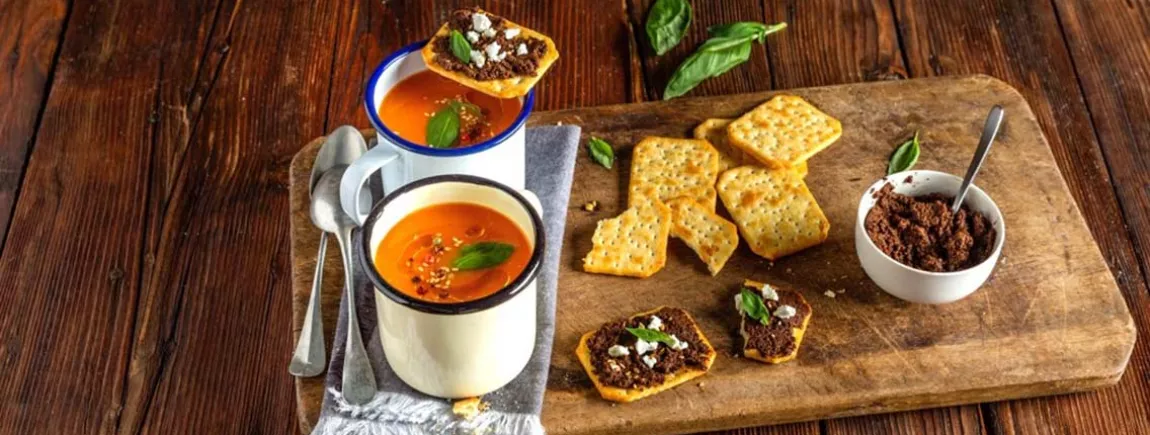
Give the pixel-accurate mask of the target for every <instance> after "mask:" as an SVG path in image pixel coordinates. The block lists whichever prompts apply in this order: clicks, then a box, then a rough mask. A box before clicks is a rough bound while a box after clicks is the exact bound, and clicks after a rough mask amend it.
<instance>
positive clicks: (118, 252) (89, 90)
mask: <svg viewBox="0 0 1150 435" xmlns="http://www.w3.org/2000/svg"><path fill="white" fill-rule="evenodd" d="M149 3H150V2H145V1H125V2H121V3H107V2H90V1H78V2H76V3H75V4H74V5H73V6H72V7H73V9H74V11H73V13H72V15H73V16H74V17H75V19H73V20H72V22H71V23H70V25H69V26H68V28H67V29H66V31H65V36H64V39H63V43H62V45H61V47H60V49H59V50H60V55H59V56H60V59H59V62H58V64H57V66H56V69H55V78H54V85H53V91H52V93H51V95H50V96H49V98H48V101H47V104H46V107H45V109H44V113H43V120H42V123H41V127H40V130H39V132H38V133H37V137H36V144H35V147H34V148H33V150H32V152H31V156H30V158H29V161H28V166H27V172H26V175H25V177H24V186H23V188H22V192H23V193H22V195H21V199H20V201H19V202H18V204H17V205H16V207H15V210H14V213H13V215H12V224H11V227H10V230H9V233H8V240H7V243H6V244H5V246H4V251H3V255H2V261H0V331H3V332H0V334H3V339H2V340H0V346H2V351H0V355H2V357H0V373H2V375H0V409H2V412H3V414H4V415H5V418H4V419H2V420H0V432H5V433H115V432H116V428H117V425H118V420H119V417H120V413H121V410H122V400H123V394H124V376H125V374H126V371H127V366H128V351H129V348H130V343H131V333H132V323H133V318H134V315H133V310H134V309H135V306H136V300H137V294H138V290H139V280H138V277H139V275H140V272H141V270H142V268H143V263H144V260H143V256H142V247H143V241H144V232H143V230H144V229H145V222H146V215H145V214H146V211H145V208H144V207H143V204H144V203H145V201H146V199H147V195H148V193H147V192H148V182H147V180H148V174H149V171H150V163H151V157H152V149H151V144H152V138H153V136H154V134H155V129H154V126H153V125H152V124H150V123H149V122H148V120H149V116H150V115H151V113H152V111H153V109H154V106H155V103H156V98H157V90H156V88H157V78H158V77H159V76H160V73H159V72H160V70H161V68H162V66H161V63H162V59H161V57H160V56H156V55H155V54H156V53H158V51H159V50H158V49H159V48H160V47H161V46H162V44H163V42H164V41H165V40H166V39H167V38H166V37H165V33H164V32H165V31H166V30H168V29H166V28H165V27H163V26H160V25H153V26H138V25H137V24H139V23H140V22H141V21H152V22H157V23H160V22H163V21H164V20H163V17H162V14H161V11H160V10H159V8H156V7H155V6H154V5H151V4H149Z"/></svg>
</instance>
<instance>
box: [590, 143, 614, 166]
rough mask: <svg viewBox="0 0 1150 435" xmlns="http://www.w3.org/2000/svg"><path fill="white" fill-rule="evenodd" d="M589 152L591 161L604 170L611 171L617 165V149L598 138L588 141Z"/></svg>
mask: <svg viewBox="0 0 1150 435" xmlns="http://www.w3.org/2000/svg"><path fill="white" fill-rule="evenodd" d="M587 151H588V152H590V153H591V159H592V160H595V163H598V164H600V165H602V166H603V167H604V168H607V169H611V166H612V165H614V164H615V149H614V148H612V147H611V144H609V143H607V141H605V140H603V139H599V138H597V137H591V138H590V139H587Z"/></svg>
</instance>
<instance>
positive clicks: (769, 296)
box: [763, 284, 779, 302]
mask: <svg viewBox="0 0 1150 435" xmlns="http://www.w3.org/2000/svg"><path fill="white" fill-rule="evenodd" d="M763 300H764V301H776V302H777V301H778V300H779V292H776V291H775V288H774V287H771V285H770V284H763Z"/></svg>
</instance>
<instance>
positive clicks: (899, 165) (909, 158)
mask: <svg viewBox="0 0 1150 435" xmlns="http://www.w3.org/2000/svg"><path fill="white" fill-rule="evenodd" d="M919 151H920V150H919V146H918V132H917V131H916V132H914V137H913V138H911V139H910V140H908V141H906V142H903V143H902V145H899V146H898V148H896V149H895V150H894V153H893V154H891V156H890V164H889V165H887V167H886V174H887V175H890V174H894V173H896V172H902V171H905V170H908V169H910V168H912V167H914V164H915V163H917V162H918V154H919Z"/></svg>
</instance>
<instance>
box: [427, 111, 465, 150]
mask: <svg viewBox="0 0 1150 435" xmlns="http://www.w3.org/2000/svg"><path fill="white" fill-rule="evenodd" d="M457 139H459V112H457V111H456V109H455V107H454V106H452V105H450V104H449V105H447V107H444V108H442V109H439V111H438V112H435V115H432V116H431V119H430V120H428V121H427V146H429V147H432V148H451V147H453V146H455V141H456V140H457Z"/></svg>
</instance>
